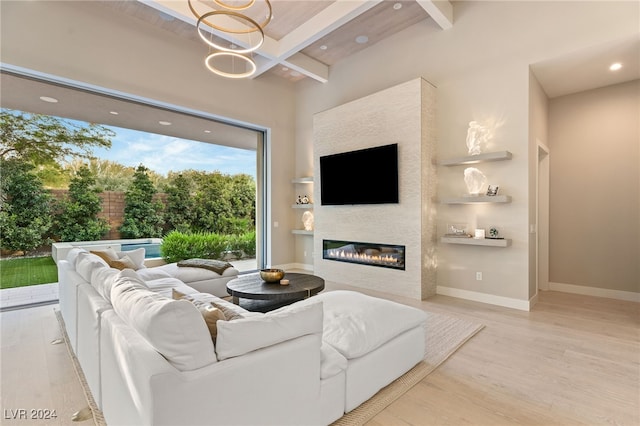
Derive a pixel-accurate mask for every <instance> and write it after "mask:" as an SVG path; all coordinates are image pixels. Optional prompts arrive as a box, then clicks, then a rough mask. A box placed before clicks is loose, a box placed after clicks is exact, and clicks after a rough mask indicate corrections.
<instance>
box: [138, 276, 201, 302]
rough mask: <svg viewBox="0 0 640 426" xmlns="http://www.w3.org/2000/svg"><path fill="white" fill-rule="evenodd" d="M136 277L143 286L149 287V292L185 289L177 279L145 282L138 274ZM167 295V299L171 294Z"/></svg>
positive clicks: (159, 279)
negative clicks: (140, 280) (142, 282)
mask: <svg viewBox="0 0 640 426" xmlns="http://www.w3.org/2000/svg"><path fill="white" fill-rule="evenodd" d="M136 273H138V271H136ZM138 276H139V277H140V278H141V279H142V280H143V281H144V283H145V285H146V286H147V287H149V290H153V291H162V290H169V289H173V288H184V287H185V285H184V283H183V282H182V281H180V280H179V279H177V278H171V277H169V278H158V279H155V280H145V279H143V278H142V276H140V274H138ZM194 291H195V290H194ZM168 294H169V296H168V297H171V292H169V293H168Z"/></svg>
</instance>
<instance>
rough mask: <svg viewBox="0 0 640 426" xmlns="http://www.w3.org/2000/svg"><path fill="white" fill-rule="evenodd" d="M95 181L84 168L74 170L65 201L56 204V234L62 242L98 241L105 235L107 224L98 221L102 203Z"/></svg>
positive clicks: (103, 220)
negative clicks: (57, 212)
mask: <svg viewBox="0 0 640 426" xmlns="http://www.w3.org/2000/svg"><path fill="white" fill-rule="evenodd" d="M95 182H96V181H95V178H94V176H93V174H92V173H91V172H90V171H89V168H88V167H87V166H85V167H82V168H80V169H78V171H77V172H76V175H75V176H74V177H73V178H72V179H71V182H70V183H69V195H68V199H65V200H62V201H60V202H59V203H58V210H59V212H60V213H59V214H58V215H57V217H56V224H55V225H56V226H55V228H56V230H57V232H58V235H59V237H60V240H62V241H93V240H99V239H100V238H102V237H103V236H104V235H105V234H106V233H107V232H109V224H108V223H107V221H106V220H105V219H102V218H99V217H98V213H100V211H101V210H102V201H101V200H100V197H99V196H98V192H99V191H98V190H97V189H96V187H95Z"/></svg>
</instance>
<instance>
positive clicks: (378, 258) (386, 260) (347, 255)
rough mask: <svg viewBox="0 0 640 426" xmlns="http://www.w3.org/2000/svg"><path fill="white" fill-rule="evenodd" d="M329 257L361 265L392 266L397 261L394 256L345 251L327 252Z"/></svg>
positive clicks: (334, 250)
mask: <svg viewBox="0 0 640 426" xmlns="http://www.w3.org/2000/svg"><path fill="white" fill-rule="evenodd" d="M328 254H329V257H332V258H334V259H344V260H354V261H358V262H362V263H373V264H376V263H377V264H383V265H394V264H397V263H398V262H399V261H398V259H397V258H395V257H394V256H390V255H371V254H366V253H354V252H351V251H345V250H340V249H331V250H328Z"/></svg>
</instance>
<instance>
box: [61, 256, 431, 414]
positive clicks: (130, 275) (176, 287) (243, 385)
mask: <svg viewBox="0 0 640 426" xmlns="http://www.w3.org/2000/svg"><path fill="white" fill-rule="evenodd" d="M58 270H59V286H60V311H61V314H62V316H63V319H64V322H65V327H66V330H67V334H68V336H69V339H70V343H71V346H72V348H73V350H74V352H75V353H76V355H77V358H78V360H79V362H80V365H81V367H82V370H83V372H84V374H85V377H86V379H87V383H88V384H89V387H90V389H91V391H92V394H93V396H94V399H95V400H96V403H97V404H98V406H99V408H101V409H102V411H103V413H104V416H105V419H106V421H107V424H109V425H110V426H116V425H200V424H202V425H204V424H206V425H216V424H219V425H233V424H244V425H287V424H290V425H326V424H329V423H331V422H333V421H335V420H337V419H338V418H340V417H341V416H342V415H343V414H344V413H345V412H349V411H351V410H352V409H353V408H355V407H357V406H358V405H360V404H361V403H362V402H364V401H366V400H367V399H369V398H370V397H371V396H373V395H374V394H375V393H376V392H377V391H378V390H379V389H381V388H382V387H384V386H386V385H387V384H389V383H390V382H391V381H393V380H394V379H396V378H397V377H399V376H400V375H402V374H403V373H404V372H406V371H408V370H409V369H410V368H412V367H413V366H414V365H415V364H416V363H418V362H419V361H420V360H421V359H422V358H423V356H424V348H425V342H424V329H423V326H424V322H425V318H426V316H425V314H424V312H422V311H420V310H418V309H414V308H411V307H407V306H404V305H401V304H397V303H393V302H389V301H386V300H382V299H376V298H372V297H369V296H365V295H362V294H360V293H355V292H348V291H334V292H325V293H321V294H319V295H317V296H314V297H311V298H309V299H306V300H303V301H300V302H296V303H293V304H292V305H289V306H286V307H284V308H280V309H277V310H275V311H272V312H269V313H266V314H262V313H255V312H248V311H246V310H244V309H242V308H241V307H239V306H236V305H233V304H232V303H230V302H228V301H225V300H223V299H221V298H219V297H217V296H214V295H212V294H207V293H201V292H199V291H198V290H196V289H194V288H192V287H190V286H188V285H186V284H184V283H183V282H182V281H180V280H179V279H177V278H175V277H167V276H164V274H162V273H158V270H157V268H147V269H140V270H138V271H134V270H133V269H124V270H122V271H120V270H117V269H113V268H110V267H109V265H108V264H107V263H106V262H105V261H104V260H103V259H101V258H100V257H98V256H96V255H94V254H91V253H89V252H86V251H85V250H82V249H74V250H72V251H70V252H69V254H68V256H67V259H66V260H64V261H61V262H59V264H58ZM176 296H178V297H176ZM187 299H188V300H187ZM203 309H204V310H206V311H207V312H210V311H211V310H213V311H216V312H217V313H219V312H222V313H224V316H225V318H226V319H225V320H218V321H214V322H213V324H215V326H216V327H217V334H215V333H214V332H213V331H212V330H211V329H210V328H209V327H208V325H209V326H210V325H211V324H208V323H207V322H206V321H205V320H204V319H203V318H204V317H203ZM232 317H237V318H232ZM229 318H231V319H229ZM216 327H214V329H215V328H216ZM212 333H213V334H215V340H214V338H212V336H213V334H212Z"/></svg>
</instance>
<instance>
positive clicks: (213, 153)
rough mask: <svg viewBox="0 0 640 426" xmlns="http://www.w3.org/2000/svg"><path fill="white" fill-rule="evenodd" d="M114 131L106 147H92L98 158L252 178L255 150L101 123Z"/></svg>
mask: <svg viewBox="0 0 640 426" xmlns="http://www.w3.org/2000/svg"><path fill="white" fill-rule="evenodd" d="M105 127H107V128H109V129H111V130H113V131H114V132H115V133H116V136H114V137H113V139H112V140H111V148H110V149H103V148H100V149H96V148H94V149H93V154H94V155H95V156H96V157H97V158H100V159H104V160H111V161H114V162H117V163H120V164H122V165H124V166H131V167H137V166H138V165H140V164H141V163H142V164H143V165H144V166H145V167H147V168H148V169H150V170H153V171H154V172H156V173H159V174H161V175H163V176H166V175H167V173H168V172H169V171H174V172H179V171H183V170H187V169H193V170H198V171H205V172H213V171H216V170H217V171H219V172H221V173H224V174H230V175H234V174H238V173H245V174H248V175H251V176H253V177H254V178H255V175H256V152H255V151H250V150H245V149H238V148H230V147H226V146H221V145H212V144H208V143H203V142H196V141H191V140H186V139H179V138H175V137H173V136H164V135H157V134H153V133H146V132H139V131H136V130H129V129H123V128H121V127H113V126H105Z"/></svg>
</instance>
